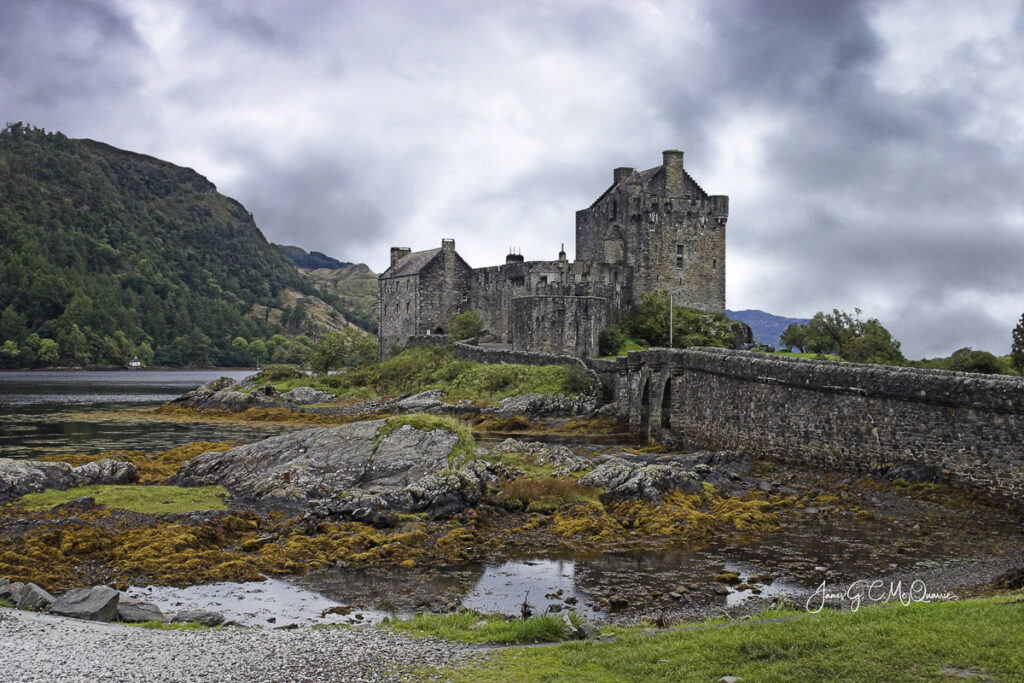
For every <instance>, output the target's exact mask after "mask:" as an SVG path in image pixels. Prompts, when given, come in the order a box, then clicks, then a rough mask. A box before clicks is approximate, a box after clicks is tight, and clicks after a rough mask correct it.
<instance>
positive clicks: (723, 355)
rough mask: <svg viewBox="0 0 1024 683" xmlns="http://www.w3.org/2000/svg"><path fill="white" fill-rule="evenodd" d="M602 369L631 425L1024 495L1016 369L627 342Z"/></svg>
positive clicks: (682, 441) (676, 438) (641, 431)
mask: <svg viewBox="0 0 1024 683" xmlns="http://www.w3.org/2000/svg"><path fill="white" fill-rule="evenodd" d="M615 364H616V368H615V370H616V374H615V375H614V379H611V384H610V385H609V383H608V380H609V379H610V378H612V374H611V373H610V372H609V371H607V369H605V372H603V373H602V375H603V376H604V377H605V378H606V386H608V393H613V394H615V398H616V402H617V404H618V405H619V409H620V410H621V411H622V412H623V413H624V414H628V415H629V420H630V428H631V430H632V431H633V432H634V434H635V435H637V436H640V437H644V436H647V435H650V436H651V437H653V438H656V439H659V440H662V441H665V442H668V443H671V444H675V445H687V446H693V447H698V448H710V449H738V450H744V451H747V452H749V453H751V454H752V455H755V456H760V457H767V458H773V459H778V460H782V461H790V462H797V463H801V464H805V465H810V466H814V467H821V468H830V469H831V468H839V469H843V470H852V471H868V470H870V469H873V468H876V467H885V466H888V465H893V464H897V463H904V462H913V463H918V464H921V465H925V466H928V467H933V468H935V469H936V470H937V471H938V472H939V473H940V475H941V476H942V477H943V478H945V479H947V480H948V481H950V482H951V483H954V484H959V485H965V486H970V487H976V488H980V489H983V490H985V491H986V492H987V493H988V494H990V495H991V496H992V497H995V498H1001V499H1007V500H1013V499H1015V500H1018V501H1019V500H1020V497H1021V496H1022V495H1024V380H1022V379H1019V378H1012V377H1002V376H993V375H974V374H965V373H953V372H947V371H941V370H919V369H914V368H895V367H888V366H879V365H862V364H854V363H838V362H829V361H812V360H803V359H781V358H779V357H773V356H767V355H765V354H759V353H753V352H745V351H727V350H722V349H704V348H702V349H685V350H674V351H670V350H667V349H653V350H648V351H641V352H632V353H630V354H629V355H628V356H627V357H626V358H621V359H619V360H617V361H615Z"/></svg>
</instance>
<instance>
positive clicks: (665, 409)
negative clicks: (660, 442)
mask: <svg viewBox="0 0 1024 683" xmlns="http://www.w3.org/2000/svg"><path fill="white" fill-rule="evenodd" d="M661 428H662V429H667V430H670V431H671V429H672V378H671V377H669V378H668V379H667V380H665V388H664V389H663V390H662V392H661Z"/></svg>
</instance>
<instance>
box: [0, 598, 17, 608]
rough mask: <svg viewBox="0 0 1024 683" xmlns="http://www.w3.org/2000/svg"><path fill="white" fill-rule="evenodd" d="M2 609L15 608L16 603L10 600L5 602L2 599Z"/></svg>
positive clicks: (0, 599)
mask: <svg viewBox="0 0 1024 683" xmlns="http://www.w3.org/2000/svg"><path fill="white" fill-rule="evenodd" d="M0 607H14V603H13V602H11V601H10V600H4V599H3V598H0Z"/></svg>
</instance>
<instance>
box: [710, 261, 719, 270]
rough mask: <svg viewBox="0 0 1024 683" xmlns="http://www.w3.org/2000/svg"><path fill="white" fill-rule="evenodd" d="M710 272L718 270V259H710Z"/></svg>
mask: <svg viewBox="0 0 1024 683" xmlns="http://www.w3.org/2000/svg"><path fill="white" fill-rule="evenodd" d="M711 270H718V259H711Z"/></svg>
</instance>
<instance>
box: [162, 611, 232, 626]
mask: <svg viewBox="0 0 1024 683" xmlns="http://www.w3.org/2000/svg"><path fill="white" fill-rule="evenodd" d="M171 621H173V622H174V623H176V624H187V623H191V622H198V623H200V624H202V625H203V626H220V625H221V624H223V623H224V615H223V614H221V613H220V612H211V611H209V610H205V609H187V610H182V611H181V612H178V613H176V614H175V615H174V618H173V619H171Z"/></svg>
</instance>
